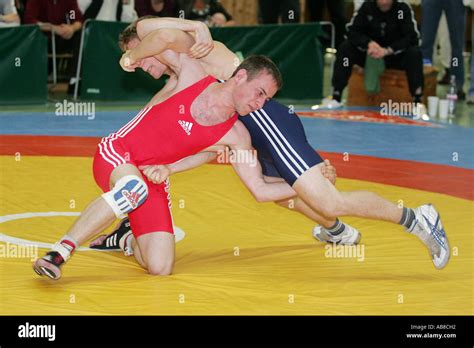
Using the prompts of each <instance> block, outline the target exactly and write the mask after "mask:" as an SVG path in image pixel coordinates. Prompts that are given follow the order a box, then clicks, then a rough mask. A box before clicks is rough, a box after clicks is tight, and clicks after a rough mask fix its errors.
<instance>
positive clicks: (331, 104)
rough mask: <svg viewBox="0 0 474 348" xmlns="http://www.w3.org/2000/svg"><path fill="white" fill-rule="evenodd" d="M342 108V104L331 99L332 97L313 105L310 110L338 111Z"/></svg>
mask: <svg viewBox="0 0 474 348" xmlns="http://www.w3.org/2000/svg"><path fill="white" fill-rule="evenodd" d="M340 108H342V103H341V102H338V101H337V100H335V99H333V98H332V97H328V98H324V99H323V100H322V102H321V104H317V105H313V106H312V107H311V109H313V110H316V109H340Z"/></svg>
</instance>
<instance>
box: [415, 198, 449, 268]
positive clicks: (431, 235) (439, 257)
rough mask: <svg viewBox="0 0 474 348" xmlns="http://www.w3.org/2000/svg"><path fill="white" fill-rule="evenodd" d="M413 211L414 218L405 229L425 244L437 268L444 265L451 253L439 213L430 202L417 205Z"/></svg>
mask: <svg viewBox="0 0 474 348" xmlns="http://www.w3.org/2000/svg"><path fill="white" fill-rule="evenodd" d="M413 211H414V212H415V220H414V221H413V223H412V225H411V226H410V228H409V229H407V231H408V232H410V233H411V234H414V235H415V236H417V237H418V238H420V239H421V241H422V242H423V244H425V246H426V247H427V248H428V251H429V252H430V255H431V259H432V260H433V264H434V266H435V267H436V268H437V269H442V268H444V267H446V265H447V264H448V261H449V257H450V254H451V253H450V248H449V242H448V237H447V236H446V232H445V231H444V228H443V225H442V224H441V217H440V216H439V213H438V212H437V211H436V209H435V207H433V206H432V205H431V204H425V205H422V206H419V207H418V208H415V209H413Z"/></svg>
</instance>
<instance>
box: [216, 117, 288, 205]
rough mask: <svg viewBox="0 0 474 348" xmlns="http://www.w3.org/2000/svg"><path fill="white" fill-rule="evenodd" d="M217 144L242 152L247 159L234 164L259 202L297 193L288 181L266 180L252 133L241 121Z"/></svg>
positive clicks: (275, 199) (281, 198) (276, 199)
mask: <svg viewBox="0 0 474 348" xmlns="http://www.w3.org/2000/svg"><path fill="white" fill-rule="evenodd" d="M216 145H218V146H219V145H225V146H229V147H230V149H231V150H232V151H238V152H241V153H240V156H239V157H240V158H245V159H247V160H245V161H233V162H232V166H233V168H234V170H235V172H236V173H237V175H238V176H239V177H240V179H241V180H242V181H243V183H244V184H245V186H247V188H248V189H249V191H250V192H251V193H252V195H253V196H254V197H255V199H256V200H257V201H258V202H272V201H280V200H283V199H288V198H291V197H294V196H296V195H297V193H296V192H295V191H294V190H293V189H292V188H291V186H290V185H288V184H287V183H286V182H275V183H267V182H265V180H264V178H263V174H262V167H261V165H260V162H259V161H258V159H257V152H256V151H255V149H254V148H253V147H252V141H251V138H250V134H249V132H248V131H247V129H246V128H245V126H244V125H243V124H242V123H241V122H240V121H237V122H236V123H235V124H234V126H233V127H232V129H231V130H230V131H229V132H228V133H227V134H226V135H224V137H223V138H222V139H221V140H219V142H218V143H217V144H216ZM243 152H246V153H245V154H243ZM244 155H245V156H244Z"/></svg>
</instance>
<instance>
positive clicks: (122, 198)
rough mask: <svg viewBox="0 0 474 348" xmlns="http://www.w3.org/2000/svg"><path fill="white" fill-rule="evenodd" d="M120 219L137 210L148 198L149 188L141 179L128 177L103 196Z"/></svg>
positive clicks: (134, 176)
mask: <svg viewBox="0 0 474 348" xmlns="http://www.w3.org/2000/svg"><path fill="white" fill-rule="evenodd" d="M102 197H103V198H104V199H105V201H106V202H107V203H108V204H109V205H110V207H111V208H112V210H113V211H114V213H115V216H117V217H118V218H120V219H123V218H124V217H125V214H128V213H130V212H131V211H133V210H135V209H137V208H138V207H139V206H140V205H142V204H143V202H145V200H146V198H147V197H148V187H147V186H146V183H145V182H144V181H143V179H141V178H140V177H138V176H136V175H127V176H124V177H123V178H121V179H120V180H119V181H117V182H116V183H115V186H114V188H113V189H112V190H111V191H109V192H106V193H104V194H103V195H102Z"/></svg>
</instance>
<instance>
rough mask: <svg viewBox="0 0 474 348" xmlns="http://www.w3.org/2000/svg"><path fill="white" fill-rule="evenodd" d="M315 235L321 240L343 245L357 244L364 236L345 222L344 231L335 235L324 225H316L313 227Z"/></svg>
mask: <svg viewBox="0 0 474 348" xmlns="http://www.w3.org/2000/svg"><path fill="white" fill-rule="evenodd" d="M313 237H314V238H316V239H317V240H319V241H320V242H326V243H333V244H341V245H355V244H359V242H360V238H361V237H362V236H361V234H360V233H359V231H357V230H356V229H355V228H354V227H351V226H349V225H347V224H345V228H344V231H342V232H341V233H340V234H338V235H336V236H334V235H332V234H330V233H329V232H328V230H326V229H325V228H324V227H322V226H315V227H314V228H313Z"/></svg>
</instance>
